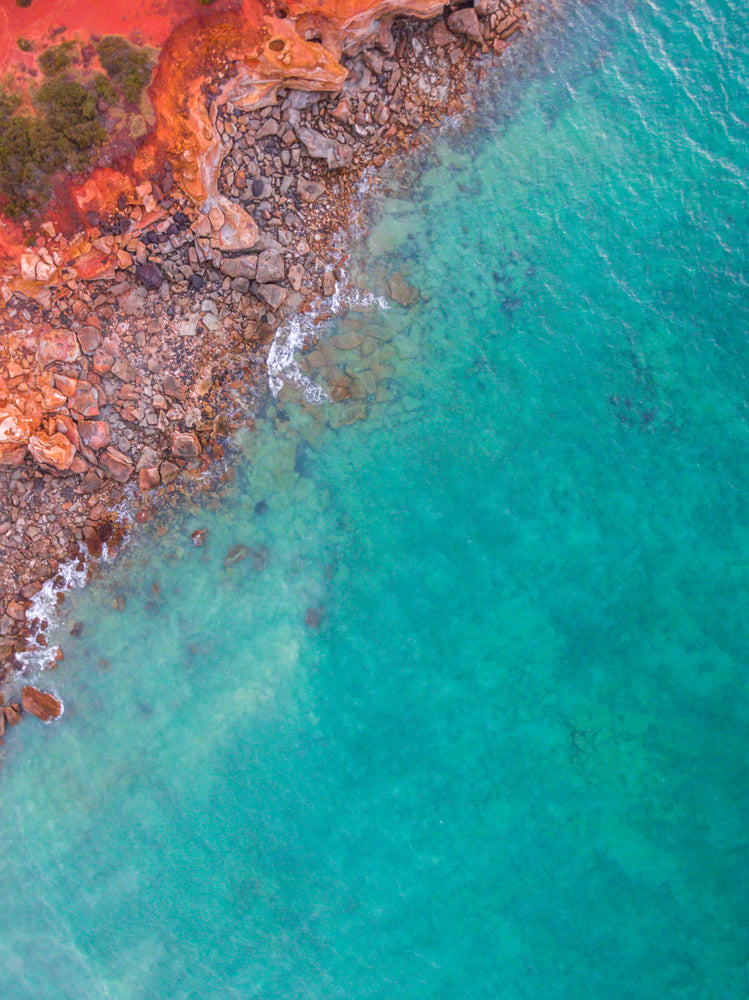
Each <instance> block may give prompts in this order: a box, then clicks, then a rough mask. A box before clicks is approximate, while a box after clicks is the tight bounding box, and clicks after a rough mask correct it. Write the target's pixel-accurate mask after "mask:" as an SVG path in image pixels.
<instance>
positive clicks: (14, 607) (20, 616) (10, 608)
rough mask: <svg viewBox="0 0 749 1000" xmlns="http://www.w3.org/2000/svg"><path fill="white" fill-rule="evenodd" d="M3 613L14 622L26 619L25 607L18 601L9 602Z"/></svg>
mask: <svg viewBox="0 0 749 1000" xmlns="http://www.w3.org/2000/svg"><path fill="white" fill-rule="evenodd" d="M5 613H6V615H8V617H9V618H12V619H13V621H14V622H22V621H24V620H25V618H26V605H25V604H21V602H20V601H9V602H8V604H7V606H6V608H5Z"/></svg>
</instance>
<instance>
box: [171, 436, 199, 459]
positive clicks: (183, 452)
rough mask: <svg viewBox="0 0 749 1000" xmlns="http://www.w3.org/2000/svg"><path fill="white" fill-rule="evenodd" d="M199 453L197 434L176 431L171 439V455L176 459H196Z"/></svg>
mask: <svg viewBox="0 0 749 1000" xmlns="http://www.w3.org/2000/svg"><path fill="white" fill-rule="evenodd" d="M200 452H201V447H200V441H198V437H197V434H189V433H183V432H182V431H177V432H176V433H175V435H174V437H173V438H172V454H173V455H175V456H176V457H177V458H197V457H198V455H199V454H200Z"/></svg>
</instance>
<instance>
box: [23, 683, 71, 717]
mask: <svg viewBox="0 0 749 1000" xmlns="http://www.w3.org/2000/svg"><path fill="white" fill-rule="evenodd" d="M21 704H22V705H23V710H24V712H28V713H29V715H35V716H36V717H37V719H41V720H42V722H49V721H50V719H59V717H60V716H61V715H62V702H61V701H60V700H59V699H58V698H55V696H54V695H53V694H48V693H47V692H46V691H39V689H38V688H35V687H31V685H27V686H26V687H25V688H24V689H23V691H22V692H21Z"/></svg>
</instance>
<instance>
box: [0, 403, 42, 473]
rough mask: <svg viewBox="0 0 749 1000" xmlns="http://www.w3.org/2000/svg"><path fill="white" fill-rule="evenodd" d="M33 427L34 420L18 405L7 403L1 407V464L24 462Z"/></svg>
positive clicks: (8, 464)
mask: <svg viewBox="0 0 749 1000" xmlns="http://www.w3.org/2000/svg"><path fill="white" fill-rule="evenodd" d="M33 429H34V426H33V421H32V420H30V419H29V418H28V417H25V416H24V415H23V413H21V411H20V410H19V409H18V407H17V406H13V404H12V403H7V404H6V405H5V406H3V407H0V466H6V467H7V466H11V467H12V466H16V465H20V464H21V462H23V460H24V457H25V455H26V446H27V444H28V441H29V437H30V436H31V432H32V430H33Z"/></svg>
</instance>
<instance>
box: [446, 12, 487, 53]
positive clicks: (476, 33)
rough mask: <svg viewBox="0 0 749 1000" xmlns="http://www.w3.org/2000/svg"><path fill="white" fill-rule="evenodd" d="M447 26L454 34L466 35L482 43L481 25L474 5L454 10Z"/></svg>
mask: <svg viewBox="0 0 749 1000" xmlns="http://www.w3.org/2000/svg"><path fill="white" fill-rule="evenodd" d="M447 26H448V28H449V29H450V31H452V33H453V34H454V35H465V37H466V38H470V40H471V41H472V42H478V43H479V45H480V44H481V43H482V41H483V38H482V37H481V25H480V24H479V19H478V17H477V16H476V11H475V10H474V9H473V7H461V9H460V10H454V11H453V12H452V14H450V16H449V17H448V19H447Z"/></svg>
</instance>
